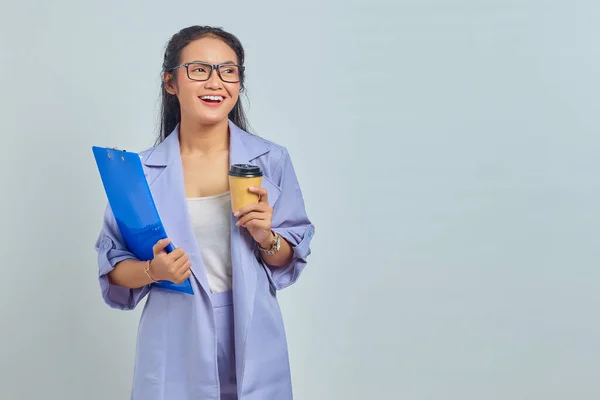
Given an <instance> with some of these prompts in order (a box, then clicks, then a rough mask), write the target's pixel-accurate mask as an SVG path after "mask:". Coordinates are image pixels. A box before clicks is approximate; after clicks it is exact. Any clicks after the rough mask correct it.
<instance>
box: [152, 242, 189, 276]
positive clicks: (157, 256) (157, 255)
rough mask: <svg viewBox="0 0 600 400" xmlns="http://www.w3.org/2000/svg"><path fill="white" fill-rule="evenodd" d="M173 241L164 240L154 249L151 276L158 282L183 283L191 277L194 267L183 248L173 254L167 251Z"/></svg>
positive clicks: (157, 243)
mask: <svg viewBox="0 0 600 400" xmlns="http://www.w3.org/2000/svg"><path fill="white" fill-rule="evenodd" d="M169 243H171V239H162V240H159V241H158V242H156V244H155V245H154V246H153V247H152V251H153V252H154V258H153V259H152V260H151V261H150V268H149V269H150V271H149V272H150V275H152V277H153V278H154V279H156V280H157V281H171V282H173V283H181V282H183V281H185V280H186V279H187V278H189V277H190V275H191V274H192V272H191V271H190V266H191V265H192V263H191V261H190V259H189V257H188V255H187V254H186V253H185V251H184V250H183V249H181V248H178V249H175V250H173V251H172V252H171V253H168V254H167V252H166V251H165V247H167V246H168V245H169Z"/></svg>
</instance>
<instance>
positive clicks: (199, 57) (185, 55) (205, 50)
mask: <svg viewBox="0 0 600 400" xmlns="http://www.w3.org/2000/svg"><path fill="white" fill-rule="evenodd" d="M181 61H182V62H183V63H185V62H192V61H202V62H207V63H210V64H221V63H225V62H234V63H237V56H236V54H235V51H233V49H232V48H231V47H229V46H228V45H227V44H226V43H225V42H224V41H222V40H221V39H217V38H213V37H205V38H201V39H197V40H194V41H193V42H191V43H190V44H188V45H187V46H186V47H184V49H183V51H182V52H181Z"/></svg>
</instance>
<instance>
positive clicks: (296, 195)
mask: <svg viewBox="0 0 600 400" xmlns="http://www.w3.org/2000/svg"><path fill="white" fill-rule="evenodd" d="M279 168H281V179H280V187H281V194H280V195H279V198H278V200H277V202H276V203H275V205H274V207H273V217H272V229H273V231H275V232H276V233H278V234H279V235H280V236H281V237H283V238H284V239H285V240H287V241H288V242H289V243H290V245H291V246H292V250H293V257H292V260H291V261H290V263H289V264H288V265H286V266H283V267H271V266H269V265H267V264H266V263H265V262H264V261H263V265H264V266H265V270H266V272H267V275H268V277H269V280H270V282H271V284H272V286H273V287H274V288H275V289H276V290H281V289H284V288H286V287H288V286H290V285H292V284H293V283H295V282H296V281H297V280H298V278H299V276H300V274H301V273H302V271H303V270H304V268H305V267H306V265H307V258H308V256H309V255H310V253H311V248H310V244H311V241H312V239H313V237H314V233H315V226H314V225H313V224H312V222H311V221H310V219H309V218H308V216H307V214H306V209H305V204H304V198H303V196H302V190H301V189H300V184H299V182H298V178H297V176H296V172H295V170H294V166H293V164H292V160H291V158H290V156H289V154H288V152H287V150H285V149H284V151H283V155H282V159H281V161H280V162H279Z"/></svg>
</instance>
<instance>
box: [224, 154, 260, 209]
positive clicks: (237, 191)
mask: <svg viewBox="0 0 600 400" xmlns="http://www.w3.org/2000/svg"><path fill="white" fill-rule="evenodd" d="M262 176H263V173H262V171H261V169H260V167H258V166H256V165H250V164H234V165H232V166H231V167H230V168H229V190H230V192H231V208H232V210H233V212H236V211H237V210H239V209H240V208H242V207H244V206H246V205H248V204H250V203H258V194H256V193H252V192H251V191H249V190H248V189H249V188H250V187H252V186H254V187H260V186H261V184H262Z"/></svg>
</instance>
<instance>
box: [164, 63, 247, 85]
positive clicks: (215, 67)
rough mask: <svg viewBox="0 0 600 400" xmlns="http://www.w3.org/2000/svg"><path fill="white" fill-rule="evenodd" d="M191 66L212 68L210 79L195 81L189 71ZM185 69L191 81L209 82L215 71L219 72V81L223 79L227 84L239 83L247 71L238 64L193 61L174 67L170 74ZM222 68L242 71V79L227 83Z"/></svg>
mask: <svg viewBox="0 0 600 400" xmlns="http://www.w3.org/2000/svg"><path fill="white" fill-rule="evenodd" d="M190 65H204V66H206V67H210V72H209V73H208V78H206V79H193V78H192V77H190V70H189V66H190ZM183 67H185V72H186V74H187V77H188V79H189V80H191V81H196V82H206V81H208V80H210V78H211V77H212V74H213V71H215V70H216V71H217V75H218V76H219V79H221V80H222V81H223V82H226V83H239V82H241V80H242V74H243V73H244V70H245V69H246V67H244V66H243V65H238V64H232V63H224V64H209V63H206V62H202V61H191V62H187V63H185V64H179V65H178V66H176V67H173V68H171V69H170V70H169V72H173V71H175V70H176V69H179V68H183ZM221 67H238V68H239V70H240V78H239V79H238V80H237V81H235V82H232V81H226V80H225V79H223V77H222V76H221V71H220V70H219V69H220V68H221Z"/></svg>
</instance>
